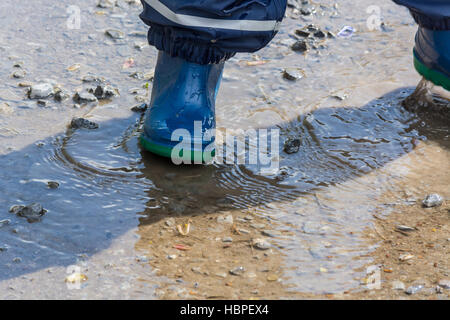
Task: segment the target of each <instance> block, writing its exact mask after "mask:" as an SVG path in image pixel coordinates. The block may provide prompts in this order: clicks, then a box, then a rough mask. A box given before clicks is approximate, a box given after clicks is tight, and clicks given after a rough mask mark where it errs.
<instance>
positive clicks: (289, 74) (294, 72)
mask: <svg viewBox="0 0 450 320" xmlns="http://www.w3.org/2000/svg"><path fill="white" fill-rule="evenodd" d="M303 76H304V73H303V71H302V70H301V69H299V68H286V69H284V70H283V78H284V79H286V80H289V81H297V80H299V79H301V78H303Z"/></svg>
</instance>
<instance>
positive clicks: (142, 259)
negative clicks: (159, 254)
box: [136, 256, 149, 263]
mask: <svg viewBox="0 0 450 320" xmlns="http://www.w3.org/2000/svg"><path fill="white" fill-rule="evenodd" d="M136 261H137V262H141V263H146V262H148V261H149V259H148V258H147V256H137V257H136Z"/></svg>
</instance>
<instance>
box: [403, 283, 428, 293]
mask: <svg viewBox="0 0 450 320" xmlns="http://www.w3.org/2000/svg"><path fill="white" fill-rule="evenodd" d="M423 288H424V286H423V285H421V284H419V285H414V286H410V287H408V288H407V289H406V290H405V293H406V294H409V295H412V294H415V293H417V292H419V291H421V290H422V289H423Z"/></svg>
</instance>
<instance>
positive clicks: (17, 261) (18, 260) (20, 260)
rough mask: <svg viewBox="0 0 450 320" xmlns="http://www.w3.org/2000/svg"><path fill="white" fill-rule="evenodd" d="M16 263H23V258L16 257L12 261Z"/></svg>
mask: <svg viewBox="0 0 450 320" xmlns="http://www.w3.org/2000/svg"><path fill="white" fill-rule="evenodd" d="M12 261H13V262H14V263H21V262H22V258H20V257H16V258H14V259H13V260H12Z"/></svg>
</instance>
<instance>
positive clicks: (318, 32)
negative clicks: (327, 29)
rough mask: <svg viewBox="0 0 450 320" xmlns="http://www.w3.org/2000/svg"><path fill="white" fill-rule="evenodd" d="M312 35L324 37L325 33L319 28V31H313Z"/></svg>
mask: <svg viewBox="0 0 450 320" xmlns="http://www.w3.org/2000/svg"><path fill="white" fill-rule="evenodd" d="M314 37H316V38H325V37H326V34H325V33H324V32H323V31H322V30H319V31H316V32H315V33H314Z"/></svg>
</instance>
